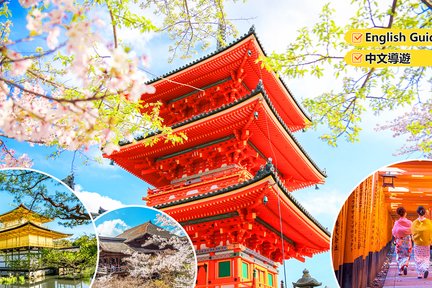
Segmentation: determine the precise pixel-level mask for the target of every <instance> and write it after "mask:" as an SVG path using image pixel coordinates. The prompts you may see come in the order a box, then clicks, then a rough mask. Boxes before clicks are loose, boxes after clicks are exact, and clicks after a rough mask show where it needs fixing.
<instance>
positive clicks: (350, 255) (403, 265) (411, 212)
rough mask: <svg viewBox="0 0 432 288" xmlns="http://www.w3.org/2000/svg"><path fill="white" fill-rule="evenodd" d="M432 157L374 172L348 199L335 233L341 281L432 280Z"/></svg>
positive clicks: (410, 283)
mask: <svg viewBox="0 0 432 288" xmlns="http://www.w3.org/2000/svg"><path fill="white" fill-rule="evenodd" d="M431 210H432V161H428V160H413V161H405V162H400V163H396V164H393V165H390V166H387V167H383V168H381V169H379V170H378V171H375V172H374V173H372V174H371V175H369V176H368V177H367V178H366V179H365V180H364V181H363V182H361V183H360V184H359V185H358V186H357V187H356V188H355V189H354V191H353V192H352V193H351V195H350V196H349V197H348V199H347V200H346V202H345V204H344V205H343V207H342V209H341V211H340V213H339V216H338V218H337V220H336V224H335V227H334V230H333V235H332V245H331V249H332V259H333V267H334V270H335V275H336V278H337V280H338V282H339V285H340V286H341V287H350V288H351V287H426V286H431V285H432V277H430V276H432V275H429V273H430V272H431V268H430V261H431V253H430V249H431V245H432V222H431V220H430V219H431V215H432V213H431Z"/></svg>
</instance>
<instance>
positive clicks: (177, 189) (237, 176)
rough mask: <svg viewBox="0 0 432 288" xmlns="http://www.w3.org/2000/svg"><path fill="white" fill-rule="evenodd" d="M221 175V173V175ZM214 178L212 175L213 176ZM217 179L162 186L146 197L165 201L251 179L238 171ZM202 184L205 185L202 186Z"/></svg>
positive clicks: (149, 191) (149, 190) (148, 191)
mask: <svg viewBox="0 0 432 288" xmlns="http://www.w3.org/2000/svg"><path fill="white" fill-rule="evenodd" d="M221 174H222V173H221ZM213 176H214V175H213ZM218 176H219V177H218V178H214V177H208V178H207V179H206V178H205V177H202V178H200V181H199V182H195V183H190V184H186V183H185V182H183V183H181V184H172V185H168V186H164V187H162V188H153V189H150V188H149V189H148V190H147V195H148V196H150V197H151V196H152V195H156V194H157V195H158V196H162V195H164V196H165V197H163V196H162V198H158V200H159V201H162V202H164V201H167V200H170V199H171V198H169V197H172V195H177V196H180V194H185V195H181V196H188V195H189V194H188V193H190V192H191V191H194V190H196V191H195V192H196V193H200V192H202V191H211V190H214V189H221V188H224V187H226V186H229V185H234V184H237V183H238V182H239V181H244V180H246V179H250V178H252V176H251V175H250V173H248V172H247V171H245V170H240V171H237V172H235V173H232V172H231V173H226V174H225V173H223V174H222V175H218ZM203 182H205V184H204V185H203ZM143 200H148V199H147V197H143Z"/></svg>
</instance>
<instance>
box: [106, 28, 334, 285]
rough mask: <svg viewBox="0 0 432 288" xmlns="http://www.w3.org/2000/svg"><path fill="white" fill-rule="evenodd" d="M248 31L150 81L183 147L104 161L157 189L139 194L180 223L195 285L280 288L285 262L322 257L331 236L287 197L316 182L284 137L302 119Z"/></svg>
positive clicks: (140, 143)
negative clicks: (192, 257)
mask: <svg viewBox="0 0 432 288" xmlns="http://www.w3.org/2000/svg"><path fill="white" fill-rule="evenodd" d="M264 55H265V53H264V51H263V49H262V46H261V44H260V42H259V40H258V38H257V37H256V35H255V32H254V30H253V29H251V30H250V31H249V33H248V34H246V35H245V36H243V37H242V38H240V39H239V40H237V41H235V42H234V43H232V44H231V45H229V46H228V47H225V48H222V49H219V50H217V51H216V52H214V53H212V54H210V55H208V56H207V57H204V58H201V59H199V60H197V61H195V62H193V63H191V64H189V65H187V66H185V67H181V68H180V69H177V70H175V71H173V72H171V73H169V74H166V75H163V76H162V77H160V78H158V79H156V80H154V81H152V82H151V83H150V84H152V85H153V86H154V87H155V88H156V93H155V94H151V95H148V94H146V95H143V97H142V100H144V101H145V102H155V101H161V102H162V103H163V106H162V109H161V112H160V115H161V117H162V118H164V119H165V125H169V126H171V127H172V128H173V130H174V131H175V132H183V133H185V134H186V135H187V138H188V139H187V140H186V141H184V142H183V143H181V144H176V145H173V144H171V143H166V142H165V141H158V142H156V144H154V145H153V146H151V147H150V146H146V145H145V144H144V141H145V140H148V138H150V137H155V138H157V137H162V136H161V135H159V134H157V133H155V134H153V135H150V136H147V138H146V139H137V141H136V142H133V143H123V145H122V147H121V149H120V151H118V152H115V153H113V154H112V155H110V156H106V157H109V158H110V159H112V160H114V161H115V162H116V163H117V164H118V165H120V166H121V167H123V168H124V169H126V170H127V171H129V172H130V173H132V174H134V175H135V176H137V177H139V178H141V179H143V180H144V181H146V182H147V183H149V184H151V185H152V186H154V187H155V188H152V189H149V190H148V193H147V196H146V197H143V199H144V200H146V201H147V205H149V206H153V207H155V208H159V209H161V210H163V211H165V212H166V213H168V214H170V215H171V216H172V217H174V218H175V219H176V220H177V221H179V222H180V224H182V225H183V227H184V228H185V230H186V231H187V233H188V234H189V236H190V237H191V239H192V241H193V243H194V246H195V249H196V253H197V258H198V277H197V286H196V287H278V284H277V267H278V265H279V264H280V263H282V261H283V260H284V259H285V260H286V259H290V258H295V259H298V260H300V261H304V257H312V256H313V255H314V254H316V253H320V252H324V251H327V250H329V242H330V234H329V232H328V231H327V230H326V229H325V228H324V227H322V226H321V225H320V224H319V223H318V222H317V221H316V220H315V219H314V218H313V217H312V216H311V215H310V214H309V213H308V212H307V211H306V210H305V209H304V208H303V207H302V206H301V205H300V204H299V203H298V202H297V201H296V200H295V199H294V197H293V196H292V195H291V193H290V192H292V191H294V190H297V189H301V188H304V187H308V186H311V185H315V184H319V183H323V182H324V178H325V175H324V173H323V172H322V171H321V170H320V169H319V168H318V167H317V166H316V165H315V163H314V162H313V161H312V160H311V159H310V158H309V156H308V155H307V154H306V152H305V151H304V150H303V149H302V147H301V146H300V144H299V143H298V142H297V140H296V139H295V138H294V136H293V135H292V133H293V132H295V131H298V130H301V129H303V128H304V127H305V126H306V125H307V124H308V123H309V121H310V120H309V119H308V118H307V116H306V114H305V113H304V112H303V111H302V109H301V108H300V106H299V105H298V103H297V102H296V100H295V99H294V98H293V96H292V95H291V93H290V91H289V90H288V88H287V87H286V85H285V84H284V82H283V81H282V80H281V79H280V78H278V77H277V76H276V75H275V73H273V72H270V71H267V70H265V69H263V68H262V67H261V65H260V63H258V61H257V59H259V57H260V56H264Z"/></svg>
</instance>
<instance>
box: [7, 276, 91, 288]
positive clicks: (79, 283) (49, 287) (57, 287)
mask: <svg viewBox="0 0 432 288" xmlns="http://www.w3.org/2000/svg"><path fill="white" fill-rule="evenodd" d="M90 282H91V279H79V280H71V279H59V278H57V277H55V276H52V277H46V278H45V279H44V280H42V281H39V282H37V283H34V284H30V283H26V284H8V285H6V284H0V288H15V287H17V288H18V287H19V288H21V287H29V288H89V287H90Z"/></svg>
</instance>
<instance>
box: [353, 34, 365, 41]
mask: <svg viewBox="0 0 432 288" xmlns="http://www.w3.org/2000/svg"><path fill="white" fill-rule="evenodd" d="M362 38H363V33H353V34H352V37H351V40H352V42H353V43H361V42H362Z"/></svg>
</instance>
